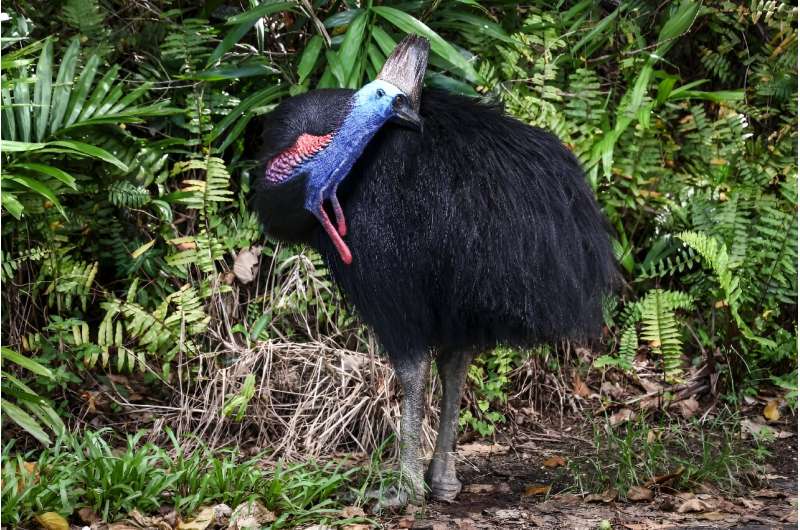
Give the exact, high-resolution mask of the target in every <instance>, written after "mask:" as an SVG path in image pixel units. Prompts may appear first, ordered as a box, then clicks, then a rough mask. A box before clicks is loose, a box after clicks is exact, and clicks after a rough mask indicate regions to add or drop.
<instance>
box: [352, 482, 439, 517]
mask: <svg viewBox="0 0 800 530" xmlns="http://www.w3.org/2000/svg"><path fill="white" fill-rule="evenodd" d="M366 497H367V498H368V499H375V502H373V503H372V505H371V506H370V511H372V513H381V512H384V511H390V512H397V511H400V510H402V509H403V508H405V507H406V506H407V505H409V504H411V505H413V506H420V505H422V503H423V501H424V499H425V493H424V491H419V492H417V493H415V494H409V492H408V491H406V488H404V487H398V486H390V487H388V488H383V489H379V490H372V491H369V492H367V494H366Z"/></svg>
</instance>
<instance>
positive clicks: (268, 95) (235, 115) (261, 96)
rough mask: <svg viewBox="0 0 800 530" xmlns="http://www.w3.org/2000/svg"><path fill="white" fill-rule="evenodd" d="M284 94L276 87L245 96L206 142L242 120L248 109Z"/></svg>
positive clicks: (215, 127)
mask: <svg viewBox="0 0 800 530" xmlns="http://www.w3.org/2000/svg"><path fill="white" fill-rule="evenodd" d="M285 94H286V91H285V89H284V88H283V87H281V86H279V85H278V86H271V87H267V88H264V89H262V90H259V91H258V92H255V93H254V94H251V95H249V96H247V97H246V98H245V99H243V100H242V101H241V103H239V104H238V105H237V106H236V108H235V109H233V110H232V111H231V112H229V113H228V114H227V115H226V116H225V117H224V118H222V119H221V120H220V121H219V122H218V123H217V124H216V125H215V126H214V128H213V129H212V130H211V132H210V133H208V141H209V142H211V141H214V140H215V139H217V137H219V135H220V134H222V132H223V131H225V129H227V128H228V127H230V125H231V124H232V123H233V122H234V121H236V120H238V119H240V118H242V117H243V116H244V115H245V114H246V113H247V112H249V111H250V109H252V108H255V107H260V106H261V105H264V104H266V103H269V102H270V101H275V100H277V99H279V98H281V97H283V96H284V95H285Z"/></svg>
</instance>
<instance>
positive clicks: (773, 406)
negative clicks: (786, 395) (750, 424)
mask: <svg viewBox="0 0 800 530" xmlns="http://www.w3.org/2000/svg"><path fill="white" fill-rule="evenodd" d="M764 417H765V418H767V420H769V421H778V420H779V419H781V411H780V410H778V400H777V399H771V400H769V402H768V403H767V406H766V407H764Z"/></svg>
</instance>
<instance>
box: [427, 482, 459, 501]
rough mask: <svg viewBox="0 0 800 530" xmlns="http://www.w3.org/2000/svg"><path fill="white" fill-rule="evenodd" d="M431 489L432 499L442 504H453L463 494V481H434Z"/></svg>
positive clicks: (431, 483) (430, 485)
mask: <svg viewBox="0 0 800 530" xmlns="http://www.w3.org/2000/svg"><path fill="white" fill-rule="evenodd" d="M429 487H430V489H431V499H433V500H437V501H442V502H453V501H454V500H455V499H456V496H458V494H459V493H461V481H460V480H458V479H449V480H432V481H430V483H429Z"/></svg>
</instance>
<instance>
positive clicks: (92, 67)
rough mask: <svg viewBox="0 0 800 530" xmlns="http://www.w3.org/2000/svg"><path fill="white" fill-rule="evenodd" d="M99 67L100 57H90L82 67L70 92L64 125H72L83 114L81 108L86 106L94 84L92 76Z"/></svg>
mask: <svg viewBox="0 0 800 530" xmlns="http://www.w3.org/2000/svg"><path fill="white" fill-rule="evenodd" d="M99 65H100V57H98V56H97V55H92V56H91V57H90V58H89V60H88V61H87V62H86V66H84V67H83V71H82V72H81V75H80V77H78V81H77V83H75V86H74V88H73V90H72V94H71V95H70V98H69V103H68V104H67V110H66V113H65V116H66V119H65V121H64V125H72V124H73V123H75V121H76V120H77V119H78V116H80V115H81V112H83V106H84V105H85V104H86V97H87V96H88V95H89V89H90V88H91V87H92V83H93V82H94V76H95V74H96V73H97V67H98V66H99Z"/></svg>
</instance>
